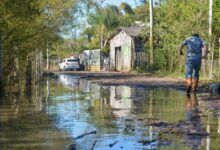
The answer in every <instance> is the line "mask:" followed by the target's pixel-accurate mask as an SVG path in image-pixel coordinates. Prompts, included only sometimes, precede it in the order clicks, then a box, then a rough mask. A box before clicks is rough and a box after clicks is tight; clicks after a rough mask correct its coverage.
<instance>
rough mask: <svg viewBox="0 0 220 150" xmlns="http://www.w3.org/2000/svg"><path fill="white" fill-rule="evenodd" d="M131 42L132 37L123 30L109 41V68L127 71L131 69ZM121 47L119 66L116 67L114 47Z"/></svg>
mask: <svg viewBox="0 0 220 150" xmlns="http://www.w3.org/2000/svg"><path fill="white" fill-rule="evenodd" d="M132 42H133V39H132V38H131V37H130V36H129V35H127V34H126V33H125V32H124V31H121V32H119V33H118V34H117V35H116V36H115V37H114V38H112V39H111V41H110V70H117V71H124V72H128V71H130V70H131V63H132V62H131V57H132ZM117 47H121V52H120V53H119V54H120V56H118V57H117V58H118V59H120V61H119V62H120V63H119V65H121V67H116V59H117V58H115V51H116V50H115V49H116V48H117Z"/></svg>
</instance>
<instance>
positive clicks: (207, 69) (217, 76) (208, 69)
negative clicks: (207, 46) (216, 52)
mask: <svg viewBox="0 0 220 150" xmlns="http://www.w3.org/2000/svg"><path fill="white" fill-rule="evenodd" d="M201 77H202V78H205V79H211V80H220V61H219V60H214V61H211V60H202V66H201Z"/></svg>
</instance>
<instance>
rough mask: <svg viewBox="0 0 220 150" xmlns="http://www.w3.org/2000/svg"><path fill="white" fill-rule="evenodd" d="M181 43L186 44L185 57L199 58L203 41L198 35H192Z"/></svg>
mask: <svg viewBox="0 0 220 150" xmlns="http://www.w3.org/2000/svg"><path fill="white" fill-rule="evenodd" d="M183 44H184V45H185V46H187V49H188V50H187V59H201V58H202V48H203V46H204V45H205V42H204V41H203V40H202V39H201V38H200V37H199V36H192V37H189V38H187V39H186V40H185V41H183Z"/></svg>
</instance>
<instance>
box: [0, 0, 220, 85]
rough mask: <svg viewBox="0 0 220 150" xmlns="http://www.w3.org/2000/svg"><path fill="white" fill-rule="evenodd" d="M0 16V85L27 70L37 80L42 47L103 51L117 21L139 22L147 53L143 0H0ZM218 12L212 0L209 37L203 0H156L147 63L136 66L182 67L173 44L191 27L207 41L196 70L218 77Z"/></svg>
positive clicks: (59, 52)
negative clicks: (111, 1) (203, 63)
mask: <svg viewBox="0 0 220 150" xmlns="http://www.w3.org/2000/svg"><path fill="white" fill-rule="evenodd" d="M0 16H1V18H0V38H1V40H0V54H1V55H0V56H1V57H0V62H1V64H2V65H1V72H0V74H1V79H0V80H1V85H3V82H4V83H14V82H15V81H16V82H17V83H20V82H21V81H25V80H26V81H27V80H28V79H27V76H28V74H30V72H31V74H32V76H34V77H33V79H32V80H31V82H36V81H38V80H40V79H41V76H42V69H43V68H44V67H45V66H44V65H43V64H45V62H46V57H47V55H48V50H50V53H49V57H51V58H53V59H56V60H58V61H59V60H60V59H61V58H63V57H66V56H68V55H69V54H78V53H79V52H80V51H82V50H85V49H94V48H101V49H104V50H105V51H106V53H108V52H109V39H110V38H111V37H112V36H113V35H114V34H115V33H116V32H117V30H118V28H119V27H126V26H127V27H128V26H132V25H135V24H142V25H145V26H146V29H145V30H144V31H143V34H142V35H143V37H144V38H145V39H147V40H146V43H145V51H146V53H147V54H149V53H150V51H149V49H150V48H149V40H148V39H149V34H150V31H149V26H148V24H149V21H150V20H149V3H148V1H146V2H145V3H143V4H141V5H138V6H136V7H135V8H133V7H131V6H130V5H128V4H127V3H122V4H121V5H120V6H114V5H104V4H103V3H102V1H95V0H70V1H66V0H34V1H33V0H16V1H14V0H2V1H1V3H0ZM219 18H220V1H219V0H213V17H212V20H213V22H212V34H211V37H210V34H209V33H208V31H209V1H207V0H191V1H186V0H163V1H162V0H160V1H157V3H155V4H154V52H153V55H154V62H153V66H151V67H148V68H147V67H146V68H144V69H141V70H140V69H137V71H139V72H148V71H155V72H166V74H167V73H172V74H174V73H182V72H183V71H184V66H185V62H184V61H185V60H184V58H183V57H180V56H179V55H178V52H177V47H178V45H180V43H181V41H183V40H184V39H185V38H187V37H188V36H190V35H191V34H192V33H193V32H197V33H199V34H200V35H201V36H202V38H203V39H205V40H206V41H207V43H208V45H209V46H210V50H211V53H210V56H212V57H209V60H210V61H209V62H207V66H208V67H207V68H203V70H202V73H203V75H206V76H207V77H210V74H212V75H211V76H212V79H213V78H214V79H219V78H220V76H219V74H220V73H219V71H218V70H220V68H219V66H220V46H219V38H220V28H219V25H220V19H219ZM148 56H149V55H148ZM28 65H29V66H28ZM30 66H32V67H30ZM210 66H212V67H210ZM216 66H217V67H216ZM210 68H211V69H212V70H210Z"/></svg>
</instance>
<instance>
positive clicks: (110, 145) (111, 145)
mask: <svg viewBox="0 0 220 150" xmlns="http://www.w3.org/2000/svg"><path fill="white" fill-rule="evenodd" d="M116 143H118V141H115V142H114V143H112V144H109V147H113V146H114V145H115V144H116Z"/></svg>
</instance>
